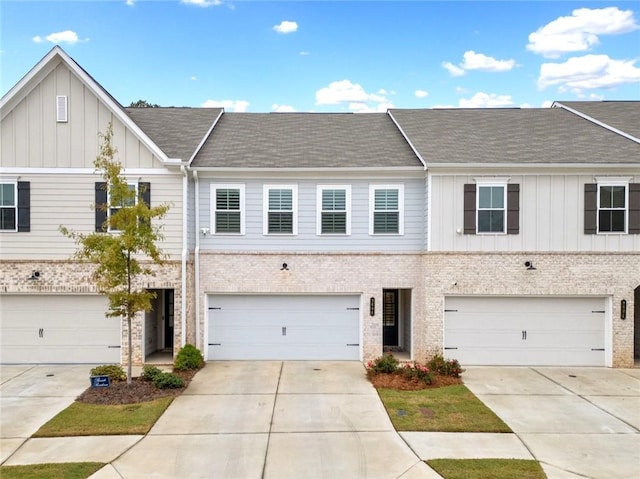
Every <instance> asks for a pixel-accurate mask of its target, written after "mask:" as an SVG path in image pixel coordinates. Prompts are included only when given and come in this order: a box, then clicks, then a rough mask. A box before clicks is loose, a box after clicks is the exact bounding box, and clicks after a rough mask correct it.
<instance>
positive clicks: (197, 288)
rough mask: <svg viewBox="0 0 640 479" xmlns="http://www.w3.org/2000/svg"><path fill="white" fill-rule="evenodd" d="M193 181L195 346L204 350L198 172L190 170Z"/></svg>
mask: <svg viewBox="0 0 640 479" xmlns="http://www.w3.org/2000/svg"><path fill="white" fill-rule="evenodd" d="M191 173H192V175H193V182H194V184H195V189H194V193H195V215H196V222H195V225H196V227H195V234H196V249H195V254H194V260H193V261H194V274H195V298H196V347H197V348H198V349H200V351H203V352H204V345H203V346H202V348H200V180H199V179H198V172H197V171H196V170H191Z"/></svg>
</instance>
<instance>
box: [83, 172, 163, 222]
mask: <svg viewBox="0 0 640 479" xmlns="http://www.w3.org/2000/svg"><path fill="white" fill-rule="evenodd" d="M128 186H129V190H130V191H133V192H135V194H134V196H133V198H130V199H128V200H126V201H124V202H120V204H116V202H115V201H114V200H112V199H111V195H110V194H109V192H108V191H107V184H106V183H105V182H104V181H98V182H96V183H95V205H96V208H95V231H96V232H105V231H119V230H118V228H117V226H115V225H113V224H110V222H109V221H108V220H109V219H110V218H111V216H113V215H114V214H115V213H116V212H117V211H118V210H120V209H121V208H122V207H124V206H133V205H135V204H136V202H137V201H138V200H141V201H144V202H145V203H146V204H147V205H149V206H151V183H145V182H140V183H129V185H128Z"/></svg>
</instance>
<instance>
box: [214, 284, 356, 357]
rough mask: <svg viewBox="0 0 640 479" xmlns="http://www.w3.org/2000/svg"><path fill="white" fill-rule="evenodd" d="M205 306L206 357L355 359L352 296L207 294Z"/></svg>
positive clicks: (353, 297) (354, 305) (353, 302)
mask: <svg viewBox="0 0 640 479" xmlns="http://www.w3.org/2000/svg"><path fill="white" fill-rule="evenodd" d="M209 304H210V306H211V308H210V311H209V325H208V335H209V336H208V342H209V347H208V357H209V359H229V360H233V359H258V360H268V359H282V360H286V359H354V360H357V359H359V355H360V352H359V347H358V346H359V344H358V343H359V308H358V305H359V298H358V297H357V296H324V295H317V296H316V295H300V296H279V295H271V296H267V295H227V296H217V295H212V296H210V297H209ZM354 345H355V346H354Z"/></svg>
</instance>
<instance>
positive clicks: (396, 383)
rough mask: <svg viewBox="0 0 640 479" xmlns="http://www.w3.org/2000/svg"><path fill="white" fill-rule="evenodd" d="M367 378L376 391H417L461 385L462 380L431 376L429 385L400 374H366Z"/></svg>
mask: <svg viewBox="0 0 640 479" xmlns="http://www.w3.org/2000/svg"><path fill="white" fill-rule="evenodd" d="M367 377H368V378H369V381H371V384H373V386H374V387H375V388H376V389H383V388H384V389H398V390H400V391H418V390H420V389H431V388H441V387H443V386H451V385H453V384H462V378H453V377H451V376H439V375H434V376H433V382H432V383H431V384H427V383H425V382H424V381H418V380H412V379H408V378H406V377H405V376H404V375H402V374H401V373H393V374H389V373H378V374H373V373H371V372H368V373H367Z"/></svg>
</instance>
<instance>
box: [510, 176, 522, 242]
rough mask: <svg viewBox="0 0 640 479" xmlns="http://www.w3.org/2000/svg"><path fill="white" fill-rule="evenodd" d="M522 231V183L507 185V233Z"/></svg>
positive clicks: (512, 233)
mask: <svg viewBox="0 0 640 479" xmlns="http://www.w3.org/2000/svg"><path fill="white" fill-rule="evenodd" d="M518 233H520V185H517V184H509V185H507V234H509V235H517V234H518Z"/></svg>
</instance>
